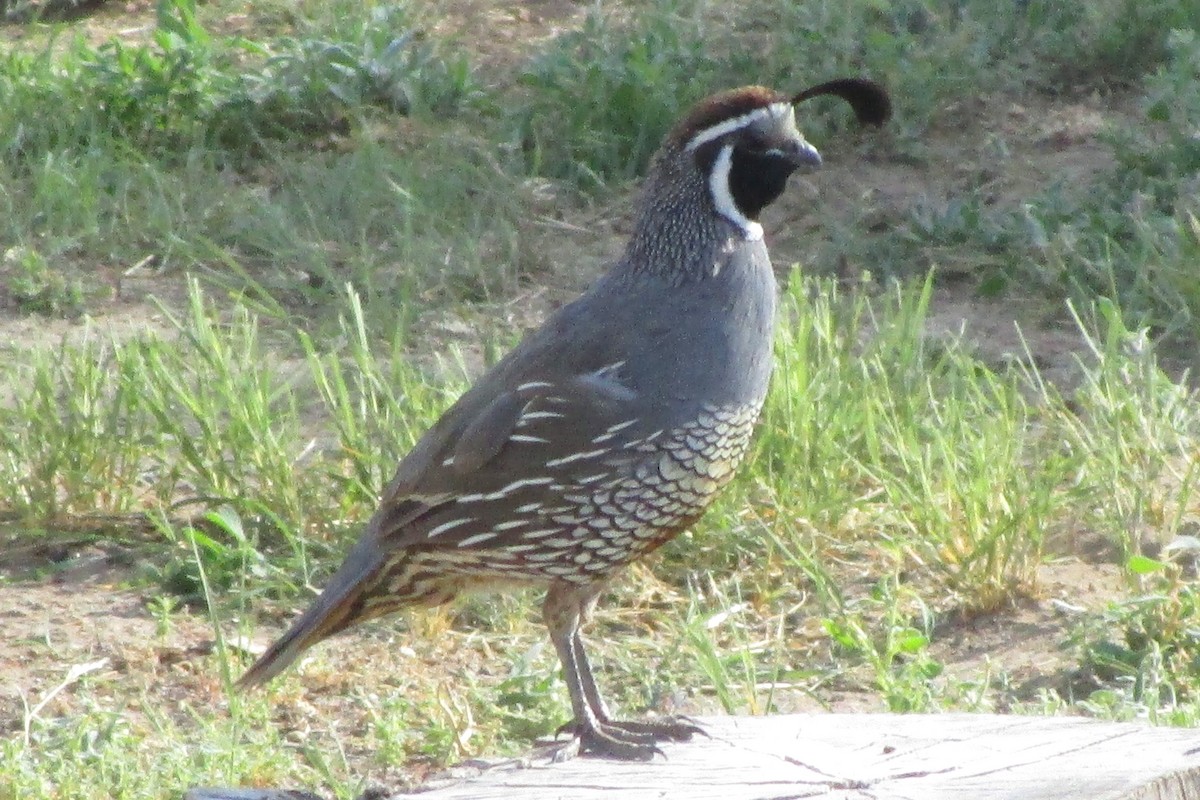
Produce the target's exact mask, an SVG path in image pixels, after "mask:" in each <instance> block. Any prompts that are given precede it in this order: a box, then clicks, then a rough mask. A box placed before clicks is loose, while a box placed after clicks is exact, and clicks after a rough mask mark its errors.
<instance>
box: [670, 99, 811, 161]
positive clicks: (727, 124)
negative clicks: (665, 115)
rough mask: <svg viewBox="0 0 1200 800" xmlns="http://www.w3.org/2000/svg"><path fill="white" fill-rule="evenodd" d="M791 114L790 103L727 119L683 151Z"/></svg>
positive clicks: (773, 105)
mask: <svg viewBox="0 0 1200 800" xmlns="http://www.w3.org/2000/svg"><path fill="white" fill-rule="evenodd" d="M790 113H792V106H791V104H790V103H772V104H771V105H769V106H765V107H763V108H756V109H754V110H753V111H749V112H747V113H745V114H742V115H741V116H740V117H734V118H733V119H727V120H725V121H724V122H720V123H717V124H716V125H713V126H712V127H711V128H705V129H704V130H702V131H700V132H699V133H697V134H696V135H695V136H693V137H692V139H691V141H689V142H688V143H687V146H686V147H684V148H683V149H684V150H686V151H687V152H689V153H690V152H691V151H693V150H695V149H696V148H697V147H699V146H700V145H702V144H706V143H707V142H711V141H712V140H713V139H719V138H721V137H722V136H724V135H725V134H727V133H733V132H734V131H738V130H741V129H742V128H746V127H749V126H750V125H753V124H754V123H756V122H758V121H759V120H760V119H764V118H765V117H782V116H784V115H785V114H790Z"/></svg>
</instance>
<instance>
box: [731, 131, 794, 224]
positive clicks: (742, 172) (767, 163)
mask: <svg viewBox="0 0 1200 800" xmlns="http://www.w3.org/2000/svg"><path fill="white" fill-rule="evenodd" d="M795 170H796V163H795V162H794V161H793V160H792V159H789V158H787V157H786V156H784V155H783V154H782V153H779V152H778V151H776V152H770V151H767V150H756V149H752V148H748V147H735V148H733V159H732V164H731V166H730V168H729V193H730V194H731V195H733V202H734V203H735V204H737V207H738V210H739V211H741V212H742V213H743V214H745V215H746V217H747V219H753V220H757V219H758V215H759V214H760V213H762V210H763V209H764V208H766V207H767V206H769V205H770V204H771V203H773V202H775V200H776V199H777V198H778V197H779V195H781V194H783V190H784V188H785V187H786V186H787V180H788V176H789V175H791V174H792V173H793V172H795Z"/></svg>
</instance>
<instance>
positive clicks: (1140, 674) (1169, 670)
mask: <svg viewBox="0 0 1200 800" xmlns="http://www.w3.org/2000/svg"><path fill="white" fill-rule="evenodd" d="M1126 567H1127V569H1128V570H1129V571H1130V572H1131V573H1132V574H1134V575H1136V576H1138V577H1139V578H1140V579H1141V580H1142V581H1143V582H1144V583H1146V584H1147V586H1146V588H1147V589H1148V591H1147V592H1146V593H1144V594H1141V595H1139V596H1136V597H1132V598H1129V599H1127V600H1121V601H1116V602H1113V603H1110V604H1109V605H1108V606H1107V607H1106V608H1105V609H1104V610H1103V611H1102V612H1100V613H1098V614H1096V615H1094V616H1093V617H1091V618H1090V619H1088V620H1087V621H1086V622H1084V623H1083V624H1082V625H1080V626H1079V628H1077V629H1076V631H1075V632H1074V633H1073V635H1072V637H1071V644H1072V645H1073V646H1074V647H1075V648H1076V649H1077V650H1078V652H1079V658H1080V663H1081V666H1082V669H1083V670H1084V672H1085V674H1086V676H1087V677H1088V678H1090V679H1091V680H1093V681H1095V682H1097V683H1099V684H1100V686H1101V688H1099V689H1097V690H1095V691H1093V692H1092V693H1090V694H1089V696H1088V697H1087V698H1086V700H1084V701H1083V702H1082V703H1081V705H1083V706H1084V707H1085V708H1088V710H1089V711H1092V712H1093V713H1099V714H1101V715H1103V716H1107V717H1113V716H1120V715H1122V714H1125V715H1128V714H1130V713H1133V714H1136V715H1138V716H1141V715H1143V714H1144V715H1147V716H1149V718H1150V720H1151V721H1153V722H1170V723H1171V724H1178V723H1177V722H1176V721H1175V720H1177V719H1179V718H1181V717H1184V718H1186V717H1192V718H1194V717H1195V716H1196V714H1197V713H1198V712H1197V709H1200V592H1197V591H1196V588H1195V586H1194V585H1193V581H1192V580H1190V579H1188V578H1185V577H1184V576H1183V574H1182V570H1181V568H1180V567H1179V566H1177V565H1174V564H1170V563H1165V562H1161V561H1156V560H1154V559H1150V558H1146V557H1144V556H1135V557H1133V558H1131V559H1129V561H1128V562H1127V564H1126ZM1122 709H1123V710H1122Z"/></svg>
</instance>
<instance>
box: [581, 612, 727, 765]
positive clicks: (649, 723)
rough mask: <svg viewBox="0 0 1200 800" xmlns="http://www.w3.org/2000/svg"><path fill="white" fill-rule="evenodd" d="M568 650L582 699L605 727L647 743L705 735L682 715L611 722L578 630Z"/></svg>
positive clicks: (680, 740) (683, 739)
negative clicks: (628, 734) (577, 674)
mask: <svg viewBox="0 0 1200 800" xmlns="http://www.w3.org/2000/svg"><path fill="white" fill-rule="evenodd" d="M571 648H572V651H573V654H574V657H575V665H576V668H577V669H578V670H579V681H580V684H582V687H583V695H584V698H585V699H586V700H587V704H588V706H589V707H590V709H591V711H592V714H593V715H594V716H595V717H596V719H597V720H599V721H600V722H601V724H603V725H604V726H606V727H610V728H618V729H620V730H623V731H625V732H626V733H630V734H633V735H635V736H637V737H639V740H642V741H648V742H650V741H658V740H662V739H670V740H671V741H674V742H686V741H688V740H689V739H691V738H692V737H693V736H694V735H696V734H697V733H699V734H701V735H704V736H707V735H708V734H706V733H705V732H704V729H703V728H701V727H700V726H699V725H697V724H696V723H695V721H694V720H691V719H689V718H687V717H684V716H670V717H663V718H661V719H656V720H646V721H639V720H616V719H613V718H612V715H611V714H610V713H609V710H608V706H607V705H605V703H604V698H602V697H601V696H600V688H599V687H598V686H597V685H596V679H595V677H594V676H593V675H592V665H591V663H590V662H589V661H588V657H587V653H586V652H584V649H583V638H582V637H581V636H580V634H579V629H578V628H576V629H575V635H574V636H572V637H571ZM577 717H578V715H577ZM643 737H644V738H643Z"/></svg>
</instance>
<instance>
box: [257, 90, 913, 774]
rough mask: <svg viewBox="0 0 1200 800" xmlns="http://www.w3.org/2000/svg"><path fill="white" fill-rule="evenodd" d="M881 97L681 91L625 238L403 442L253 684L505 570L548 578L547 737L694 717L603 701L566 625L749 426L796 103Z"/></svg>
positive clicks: (673, 515) (878, 104) (685, 723)
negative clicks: (404, 451)
mask: <svg viewBox="0 0 1200 800" xmlns="http://www.w3.org/2000/svg"><path fill="white" fill-rule="evenodd" d="M818 95H835V96H838V97H841V98H842V99H844V100H846V101H847V102H848V103H849V104H850V105H851V106H852V108H853V110H854V111H855V113H856V116H857V117H858V119H859V120H860V121H861V122H866V123H873V124H880V123H882V122H883V121H884V120H885V119H886V118H887V116H888V114H889V112H890V101H889V100H888V97H887V94H886V92H885V91H884V90H883V89H882V88H881V87H880V86H879V85H878V84H876V83H874V82H872V81H869V80H865V79H860V78H843V79H839V80H835V81H830V82H828V83H823V84H820V85H818V86H814V87H812V88H810V89H808V90H806V91H804V92H801V93H799V94H797V95H794V96H791V97H789V96H787V95H784V94H780V93H778V92H775V91H772V90H770V89H767V88H764V87H761V86H749V87H744V88H740V89H735V90H732V91H727V92H722V93H720V94H716V95H714V96H712V97H709V98H708V99H707V100H704V101H703V102H701V103H699V104H697V105H696V106H695V107H694V108H692V109H691V110H690V111H689V112H688V113H687V114H686V115H685V116H684V117H683V118H682V119H681V120H680V121H679V122H678V123H677V124H676V125H675V126H674V128H672V129H671V131H670V132H669V133H668V135H667V136H666V138H665V141H664V142H663V144H662V146H661V147H660V149H659V150H658V152H657V153H656V155H655V156H654V158H653V160H652V162H651V165H650V168H649V174H648V176H647V178H646V180H645V184H644V190H643V193H642V197H641V201H640V205H639V206H638V208H637V213H636V220H635V223H634V230H633V233H632V235H631V238H630V240H629V242H628V244H627V246H626V248H625V250H624V253H623V255H622V256H621V257H620V258H619V259H618V260H617V261H616V262H615V263H614V264H613V265H612V266H611V267H610V269H609V270H608V271H607V272H606V273H605V274H604V275H603V276H602V277H600V278H599V279H598V280H597V281H596V282H595V283H594V284H593V285H592V286H591V287H590V288H589V289H588V290H587V291H586V292H585V293H584V294H583V295H582V296H580V297H579V298H578V299H576V300H575V301H573V302H572V303H570V304H568V305H566V306H564V307H563V308H561V309H560V310H559V311H558V312H557V313H555V314H554V315H553V316H551V317H550V318H549V319H548V320H547V321H546V323H545V324H544V325H543V326H542V327H541V328H540V329H538V330H536V331H534V332H532V333H530V334H529V335H528V336H526V338H525V339H524V340H523V341H522V343H521V344H520V345H519V346H518V347H516V349H514V350H513V351H511V352H510V353H508V354H507V356H505V357H504V358H503V359H501V360H500V361H499V362H498V363H497V364H496V365H495V366H493V367H492V368H491V369H490V370H488V371H487V372H486V373H485V374H484V375H483V376H482V377H481V378H480V379H479V380H478V381H477V382H476V383H475V384H474V386H473V387H472V388H471V389H469V390H468V391H467V392H466V393H465V394H463V396H462V397H461V398H459V400H458V401H457V402H456V403H455V404H454V405H453V406H452V407H451V408H450V409H449V410H448V411H446V412H445V414H444V415H443V416H442V417H441V418H440V419H439V420H438V421H437V423H436V424H435V425H434V426H433V427H432V428H431V429H430V430H429V431H428V432H427V433H426V434H425V435H424V436H423V437H422V438H421V439H420V440H419V441H418V442H417V444H416V445H415V446H414V447H413V449H412V450H411V451H410V452H409V453H408V455H407V456H406V457H405V458H404V459H403V460H402V461H401V462H400V465H399V468H398V469H397V472H396V474H395V477H394V478H393V479H392V481H391V482H390V483H389V484H388V485H387V487H386V488H385V490H384V491H383V494H382V497H381V500H380V504H379V508H378V510H377V511H376V512H375V514H374V515H373V516H372V517H371V519H370V521H369V522H368V523H367V525H366V529H365V531H364V533H363V534H362V537H361V539H360V540H359V541H358V542H357V544H355V545H354V547H353V548H352V549H351V550H350V552H349V554H348V555H347V556H346V559H345V561H344V563H343V564H342V566H341V567H340V568H339V569H338V571H337V572H336V573H335V574H334V576H333V577H332V578H331V579H330V581H329V584H328V586H326V588H325V589H324V591H323V592H322V593H321V595H320V596H319V597H318V598H317V599H316V600H315V601H314V602H313V604H312V605H311V607H310V608H308V610H306V611H305V612H304V613H303V614H302V615H301V616H300V617H299V618H298V619H297V620H296V622H295V623H294V624H293V625H292V627H291V628H290V630H288V631H287V632H286V633H285V634H283V636H282V637H280V638H279V640H278V641H276V642H275V643H274V644H273V645H271V647H270V648H269V649H268V650H267V651H266V652H265V653H264V654H263V655H262V656H261V657H260V658H259V659H258V661H257V662H256V663H255V664H254V665H253V666H252V667H251V668H250V669H249V670H248V671H247V672H246V674H245V675H244V676H243V677H242V678H241V680H240V681H239V682H238V683H239V686H241V687H248V686H253V685H257V684H261V683H263V682H265V681H267V680H270V679H271V678H273V677H274V676H276V675H277V674H279V673H280V672H281V671H282V670H283V669H285V668H286V667H287V666H288V665H289V664H290V663H291V662H292V661H294V660H295V659H296V657H297V656H298V655H299V654H300V653H301V652H303V651H304V650H305V649H307V648H308V647H309V646H311V645H312V644H314V643H316V642H318V641H320V640H322V639H325V638H326V637H328V636H331V635H333V634H335V633H338V632H340V631H343V630H345V629H347V628H349V627H351V626H352V625H355V624H357V623H359V622H362V621H364V620H368V619H372V618H375V617H379V616H381V615H384V614H388V613H391V612H394V611H397V610H399V609H402V608H406V607H412V606H433V605H437V604H441V603H445V602H447V601H449V600H451V599H452V598H454V597H456V596H458V595H460V594H463V593H468V592H478V591H487V590H492V589H496V588H502V587H504V586H505V585H514V584H517V585H520V584H525V585H541V586H545V587H546V596H545V601H544V605H543V616H544V619H545V623H546V626H547V628H548V629H549V633H550V638H551V640H552V642H553V644H554V647H555V650H556V651H557V653H558V657H559V659H560V660H561V662H562V667H563V672H564V676H565V680H566V685H567V689H568V692H569V694H570V699H571V709H572V712H573V714H574V717H573V721H572V722H570V723H568V725H566V726H564V727H563V730H567V731H570V733H571V734H572V737H571V739H570V740H569V742H568V743H567V744H566V745H564V747H563V751H564V752H565V753H566V754H567V755H568V756H569V755H573V754H575V753H580V752H582V753H590V754H593V755H597V756H604V757H610V758H617V759H637V760H644V759H648V758H651V757H652V756H653V755H654V754H655V753H658V752H660V751H659V749H658V747H657V745H656V742H659V741H663V740H668V739H670V740H686V739H688V738H690V737H691V736H692V735H693V734H695V733H698V732H701V730H700V729H699V728H698V727H696V726H695V725H694V724H692V722H691V721H690V720H686V719H683V718H679V719H674V718H672V719H665V720H656V721H643V722H628V721H619V720H616V719H614V718H613V717H612V715H611V714H610V712H609V710H608V708H607V706H606V705H605V703H604V701H603V699H602V698H601V695H600V691H599V689H598V688H597V686H596V681H595V679H594V677H593V674H592V669H591V666H590V665H589V663H588V657H587V653H586V652H585V649H584V643H583V639H582V638H581V636H580V627H581V625H582V624H583V623H584V622H585V621H586V620H587V619H588V618H589V617H590V615H591V612H592V610H593V608H594V606H595V604H596V601H597V598H598V597H599V595H600V593H601V591H602V590H603V589H604V588H605V586H606V585H607V584H608V583H609V581H610V580H611V579H612V578H613V577H614V575H616V574H617V573H618V572H619V571H620V570H621V568H622V567H625V566H626V565H628V564H629V563H630V562H632V561H634V560H636V559H639V558H642V557H643V556H645V555H647V554H648V553H650V552H651V551H653V550H655V549H656V548H658V547H660V546H661V545H663V544H664V543H666V542H668V541H670V540H671V539H672V538H674V537H675V536H677V535H678V534H679V533H680V532H681V531H683V530H685V529H687V528H688V526H690V525H691V524H692V523H694V522H695V521H696V520H697V519H699V518H700V516H701V515H702V514H703V512H704V510H705V508H706V507H707V506H708V505H709V503H710V502H711V501H712V499H713V497H714V495H715V494H716V493H717V491H718V490H719V489H721V487H722V486H724V485H725V484H726V483H728V482H729V480H730V479H731V478H732V476H733V474H734V470H735V469H736V468H737V467H738V465H739V464H740V463H741V462H742V460H743V458H744V457H745V455H746V452H747V449H748V447H749V444H750V439H751V432H752V429H753V427H754V424H755V421H756V419H757V418H758V415H759V411H760V409H761V408H762V405H763V401H764V399H765V397H766V394H767V383H768V379H769V377H770V374H771V366H772V336H773V328H774V316H775V279H774V275H773V272H772V268H771V262H770V260H769V257H768V255H767V249H766V246H765V245H764V243H763V230H762V226H761V225H760V224H759V222H758V218H759V214H760V212H761V211H762V210H763V209H764V208H765V207H766V206H767V205H768V204H770V203H771V202H773V201H774V200H775V199H776V198H778V197H779V195H780V194H782V192H783V190H784V188H785V185H786V183H787V180H788V177H789V176H790V175H791V174H792V173H793V172H794V171H796V170H798V169H804V168H813V167H816V166H819V165H820V163H821V157H820V155H819V154H818V153H817V151H816V149H815V148H813V146H812V145H810V144H809V143H808V142H807V141H806V140H805V139H804V137H803V135H802V134H801V133H800V131H799V130H798V129H797V127H796V120H795V111H794V105H795V104H796V103H798V102H800V101H802V100H806V99H808V98H810V97H815V96H818Z"/></svg>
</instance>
